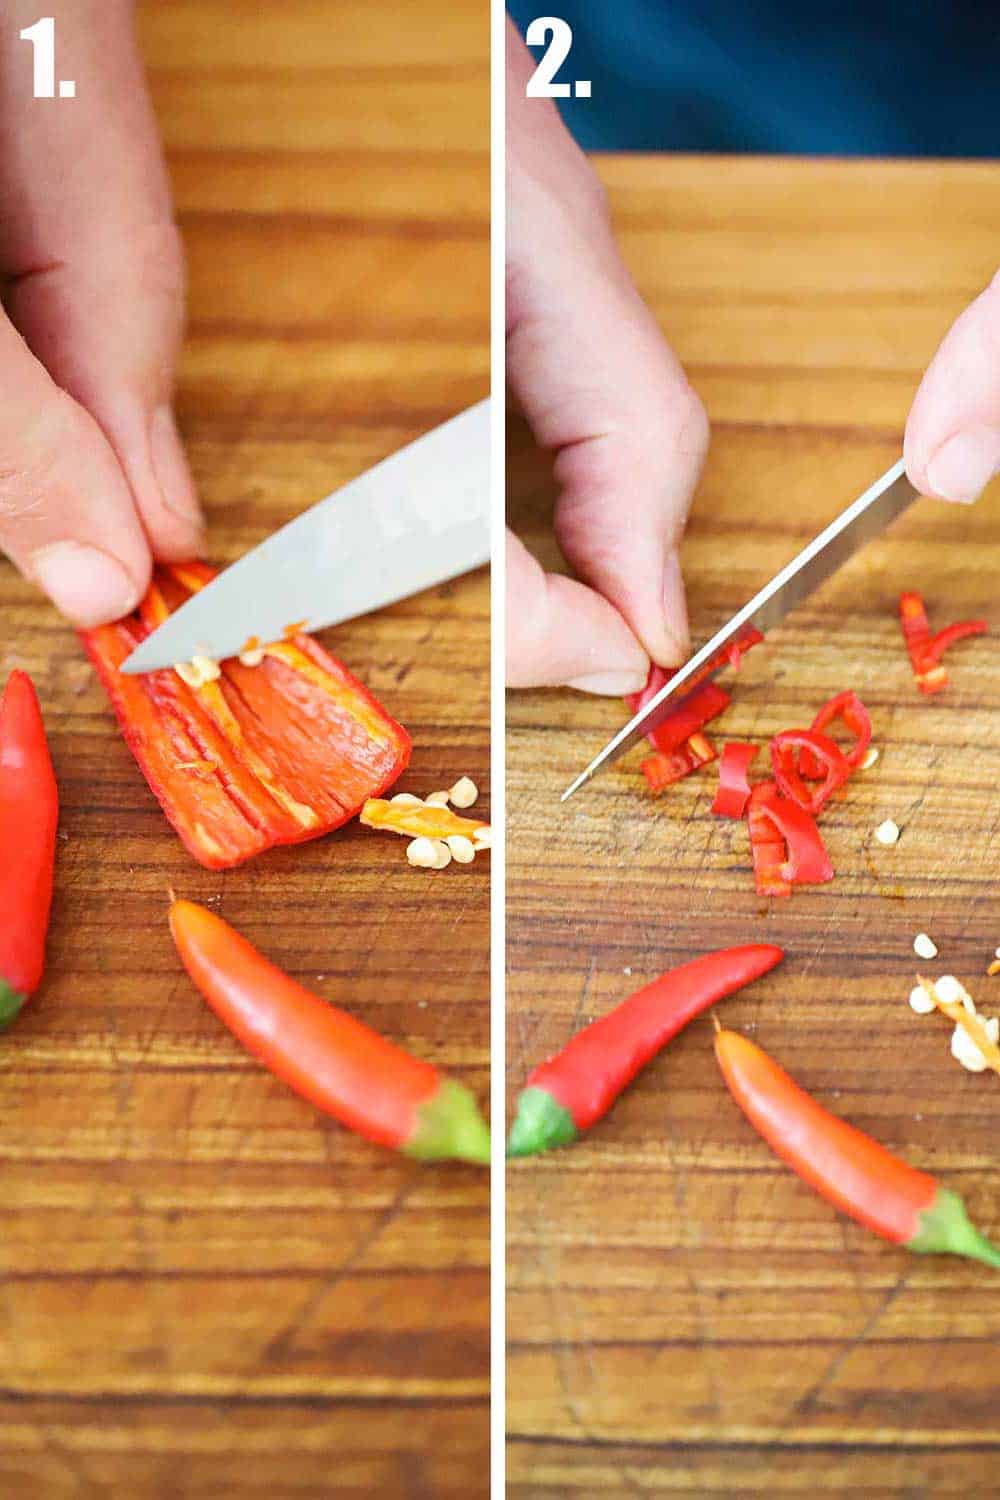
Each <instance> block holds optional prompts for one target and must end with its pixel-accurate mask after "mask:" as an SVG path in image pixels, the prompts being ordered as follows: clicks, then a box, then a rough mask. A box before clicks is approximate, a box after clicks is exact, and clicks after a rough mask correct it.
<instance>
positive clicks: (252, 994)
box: [170, 901, 490, 1165]
mask: <svg viewBox="0 0 1000 1500" xmlns="http://www.w3.org/2000/svg"><path fill="white" fill-rule="evenodd" d="M170 931H171V934H172V936H173V939H174V942H175V943H176V945H177V951H178V953H179V954H180V956H181V961H182V962H183V964H184V967H185V968H186V969H187V971H188V973H189V974H190V976H191V978H192V979H193V981H194V983H195V984H196V985H197V986H198V989H199V990H200V991H201V993H202V994H203V995H204V997H205V999H206V1000H207V1001H208V1003H209V1005H210V1006H211V1007H212V1009H213V1010H214V1011H215V1013H216V1015H217V1016H218V1017H219V1019H220V1020H221V1021H222V1022H223V1023H224V1024H225V1025H226V1026H228V1027H229V1030H230V1031H231V1032H232V1033H233V1035H234V1036H235V1037H236V1038H237V1039H238V1040H239V1041H240V1042H242V1043H243V1045H244V1047H246V1048H247V1050H248V1051H249V1052H252V1053H253V1055H254V1057H256V1058H258V1059H259V1060H260V1061H261V1062H262V1063H263V1064H264V1066H265V1068H268V1069H269V1070H270V1071H271V1072H272V1073H274V1074H275V1075H276V1076H277V1077H278V1078H280V1079H281V1080H282V1081H283V1082H284V1083H287V1084H288V1086H289V1088H291V1089H294V1090H295V1092H296V1093H297V1094H301V1095H302V1097H303V1098H304V1099H308V1100H309V1102H310V1103H311V1104H315V1105H316V1106H317V1108H319V1109H322V1110H324V1111H325V1112H326V1113H327V1114H329V1115H332V1116H333V1117H334V1119H336V1120H339V1121H340V1122H341V1124H342V1125H346V1126H348V1127H349V1128H350V1129H351V1130H356V1131H357V1132H358V1133H359V1134H360V1135H363V1136H365V1137H366V1138H367V1139H368V1140H370V1141H376V1142H378V1143H379V1144H380V1145H383V1146H392V1147H394V1148H395V1149H396V1150H397V1151H402V1152H404V1153H405V1154H406V1155H407V1156H415V1157H419V1158H421V1159H423V1160H426V1161H436V1160H442V1159H445V1158H456V1159H460V1160H463V1161H472V1162H479V1163H482V1164H484V1165H488V1164H489V1160H490V1137H489V1130H488V1129H487V1126H486V1123H485V1121H484V1120H483V1118H482V1115H481V1114H480V1113H479V1107H478V1105H477V1104H476V1101H475V1099H474V1098H473V1096H472V1094H471V1093H470V1092H469V1090H468V1089H467V1088H465V1087H464V1086H463V1085H462V1084H460V1083H456V1082H455V1081H454V1080H452V1079H448V1078H445V1077H444V1075H443V1074H442V1073H440V1072H439V1071H438V1069H437V1068H436V1067H434V1066H433V1064H431V1063H429V1062H424V1061H423V1060H422V1059H421V1058H417V1057H413V1056H411V1055H410V1053H409V1052H404V1051H403V1049H402V1048H401V1047H397V1046H396V1045H395V1044H394V1043H393V1042H389V1041H386V1040H385V1038H383V1037H381V1036H379V1035H378V1033H377V1032H375V1031H373V1030H372V1029H371V1027H369V1026H366V1025H364V1023H363V1022H362V1021H358V1020H356V1019H355V1018H354V1016H351V1015H349V1014H348V1013H347V1012H346V1011H344V1010H338V1009H337V1008H336V1006H333V1005H328V1004H327V1002H326V1001H325V1000H321V999H320V997H319V996H318V995H313V994H311V993H310V991H309V990H307V989H304V988H303V987H302V985H300V984H298V983H296V981H295V980H294V979H292V978H290V977H289V975H287V974H285V973H283V972H282V970H281V969H279V968H277V967H276V966H275V965H274V964H272V963H269V962H268V960H267V959H266V958H264V956H263V955H262V954H260V953H258V952H257V950H256V948H254V947H252V946H251V944H250V943H248V942H247V940H246V938H244V937H241V936H240V934H239V933H238V932H236V931H235V930H234V929H233V928H232V927H230V926H229V924H228V923H227V922H224V921H223V919H222V918H221V917H219V916H217V915H216V914H215V912H211V911H208V910H207V908H206V907H204V906H198V905H197V904H196V903H195V902H193V901H174V903H173V905H172V906H171V908H170Z"/></svg>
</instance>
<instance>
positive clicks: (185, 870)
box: [0, 0, 489, 1500]
mask: <svg viewBox="0 0 1000 1500" xmlns="http://www.w3.org/2000/svg"><path fill="white" fill-rule="evenodd" d="M140 22H141V30H142V37H143V44H144V48H145V52H146V55H147V59H148V62H149V67H150V72H151V82H152V89H153V95H154V100H155V103H156V106H157V110H158V113H159V117H160V120H161V123H162V127H163V131H164V135H165V138H166V142H167V147H168V154H169V159H170V166H171V171H172V174H173V180H174V185H175V190H176V197H177V206H178V212H179V217H180V223H181V226H182V229H183V232H184V239H185V243H186V247H187V252H188V257H189V266H190V281H191V285H190V298H189V311H190V331H189V337H188V340H187V344H186V347H185V351H184V356H183V363H182V368H181V375H180V386H179V393H178V406H179V413H180V420H181V424H182V427H183V430H184V433H185V436H186V438H187V440H188V444H189V449H190V453H191V457H192V462H193V465H194V469H195V472H196V477H197V480H198V483H199V487H200V491H201V495H202V497H203V500H204V503H205V506H206V509H207V512H208V515H209V520H210V541H211V549H212V554H213V556H214V557H216V558H219V559H222V560H226V559H230V558H233V557H236V556H237V555H239V554H241V553H242V552H243V551H244V550H245V549H246V548H248V547H250V546H252V545H253V544H254V543H256V542H257V541H259V540H261V539H262V538H263V537H264V536H265V535H267V534H268V533H269V532H270V531H271V530H273V529H274V528H275V527H276V526H278V525H280V524H281V523H283V522H284V521H286V520H288V519H289V518H290V517H292V516H293V515H295V514H296V513H297V512H298V511H299V510H300V509H301V508H302V507H303V506H305V505H306V504H309V503H311V502H313V501H314V500H316V499H318V498H320V497H321V496H322V495H324V494H326V493H327V492H328V491H329V490H330V489H332V488H334V487H335V486H336V485H338V484H339V483H342V482H344V481H346V480H348V479H350V478H352V477H353V476H354V475H356V474H357V473H359V472H360V471H361V470H363V469H365V468H367V467H368V466H370V465H371V464H372V463H374V462H376V461H377V460H378V459H379V458H381V457H383V456H385V455H386V454H388V453H390V452H392V451H393V450H394V449H396V448H397V447H399V446H400V445H401V444H403V443H405V442H408V441H409V440H411V439H412V438H414V437H416V436H417V435H419V433H420V432H422V431H424V430H426V429H427V428H428V427H430V426H432V425H433V424H435V423H436V422H438V421H441V420H443V419H444V418H445V417H447V416H448V415H450V414H452V413H453V412H454V411H456V410H458V409H459V408H460V407H462V406H465V405H467V404H470V403H471V402H473V401H475V400H478V399H479V398H480V397H481V396H482V395H483V394H484V393H485V391H486V389H487V388H488V370H489V363H488V305H489V304H488V202H489V189H488V133H487V122H488V108H487V98H486V82H485V80H486V76H487V72H486V70H487V63H486V49H487V17H486V8H485V7H484V6H471V7H461V8H456V7H453V6H448V5H438V4H435V3H433V0H426V3H424V4H421V5H420V6H415V5H414V6H411V5H407V4H405V3H396V4H389V5H386V6H380V7H377V8H376V9H374V10H370V11H366V12H365V13H364V16H363V17H362V16H361V15H360V13H359V11H358V7H357V6H356V5H348V4H346V3H339V4H328V3H324V4H322V5H321V4H316V3H310V0H292V3H286V4H283V5H282V6H280V7H278V8H274V7H272V8H268V7H261V6H258V5H251V4H249V3H231V4H230V3H227V4H212V5H204V4H202V3H200V0H198V3H195V0H177V3H172V4H170V5H168V6H163V5H155V4H153V3H149V4H144V5H142V6H141V7H140ZM488 611H489V585H488V579H487V577H486V576H485V573H480V574H478V575H476V576H473V577H469V578H466V579H462V580H460V581H459V582H456V583H454V584H451V585H448V586H446V587H443V588H440V589H437V590H434V591H431V592H430V593H427V594H424V595H422V596H420V597H418V598H415V599H411V600H408V601H406V602H405V603H402V604H399V605H397V606H395V607H394V608H391V609H388V610H384V611H382V612H380V613H379V614H377V615H375V616H372V617H370V618H367V619H364V620H360V621H357V622H355V623H353V624H351V625H347V626H344V627H341V628H338V629H337V630H336V631H332V632H328V633H327V635H326V636H325V637H324V641H325V644H327V645H328V646H329V648H330V649H331V650H333V651H334V652H335V653H336V654H337V655H339V656H341V657H342V658H343V660H344V661H345V662H347V663H348V665H349V666H350V667H351V668H352V669H353V670H355V671H356V672H357V673H358V674H359V675H360V676H361V677H362V678H363V679H364V681H365V682H366V683H367V684H368V685H369V686H370V687H371V688H372V690H373V691H374V692H375V693H376V694H377V695H378V696H379V697H380V698H381V699H382V700H383V701H384V702H385V704H386V706H387V707H388V708H389V709H390V711H391V712H393V713H394V714H396V715H397V716H398V717H399V718H400V719H401V720H403V722H404V723H405V724H406V725H407V726H408V728H409V729H410V730H411V732H412V734H413V738H414V745H415V750H414V755H413V761H412V765H411V769H410V770H409V771H408V773H407V774H406V777H405V778H404V780H403V781H402V782H401V783H400V785H401V787H406V788H409V789H411V790H414V791H416V792H418V793H427V792H430V791H432V790H434V789H435V788H437V787H439V786H442V785H450V784H451V782H452V780H454V779H455V777H456V776H458V775H459V774H461V773H463V772H465V773H468V774H470V775H472V776H473V777H474V778H475V780H476V781H477V782H478V783H479V784H480V785H481V786H482V787H483V789H484V792H486V793H488V787H489V754H488V723H489V718H488V699H489V613H488ZM0 618H2V628H0V674H6V672H7V671H8V670H9V669H10V668H11V667H14V666H23V667H26V668H27V669H28V670H29V671H30V672H31V673H32V675H33V676H34V678H35V681H36V682H37V684H38V688H39V692H40V695H41V698H42V702H43V706H44V710H45V715H46V721H47V723H48V725H49V729H50V734H51V741H52V749H53V755H54V759H55V763H56V769H57V773H58V777H59V782H60V787H61V792H62V800H63V812H62V819H61V828H60V836H61V842H60V845H59V864H58V878H57V890H56V898H55V910H54V919H53V926H52V933H51V941H50V950H49V952H50V961H49V969H48V976H47V979H46V982H45V985H44V988H43V990H42V992H41V993H40V994H39V995H38V997H37V998H36V1000H35V1001H34V1003H33V1004H32V1006H31V1009H30V1010H29V1012H28V1013H27V1014H26V1015H25V1016H24V1017H23V1020H22V1021H21V1022H19V1024H18V1026H17V1027H16V1028H15V1029H14V1030H13V1031H12V1032H11V1033H10V1034H9V1035H8V1036H7V1037H5V1039H4V1045H3V1047H2V1049H0V1117H2V1119H3V1121H4V1129H3V1135H2V1143H0V1153H2V1156H3V1163H4V1192H3V1201H2V1205H0V1277H2V1279H0V1367H2V1369H3V1376H2V1377H0V1493H2V1494H3V1495H4V1496H5V1497H6V1496H10V1497H18V1500H20V1497H21V1496H31V1497H34V1496H37V1495H45V1497H46V1500H48V1497H50V1496H51V1497H62V1496H64V1495H65V1496H67V1497H68V1496H74V1497H76V1496H87V1497H90V1496H98V1495H101V1496H103V1495H110V1494H115V1495H122V1496H128V1497H129V1500H147V1497H149V1500H152V1497H165V1496H168V1495H169V1496H175V1495H184V1496H185V1497H207V1496H220V1495H227V1496H230V1495H232V1496H236V1495H258V1494H259V1495H261V1496H263V1495H266V1496H268V1500H275V1497H283V1496H289V1497H291V1496H294V1497H296V1500H298V1497H305V1496H323V1497H324V1500H326V1497H333V1496H336V1497H337V1500H341V1497H344V1500H348V1497H356V1496H361V1495H371V1494H378V1495H380V1496H381V1495H385V1496H389V1497H397V1496H398V1497H404V1496H405V1497H417V1496H428V1497H429V1496H431V1495H433V1496H435V1497H438V1496H456V1497H459V1496H461V1497H463V1500H464V1497H466V1496H469V1495H483V1494H485V1493H486V1479H485V1476H486V1473H487V1470H488V1463H487V1453H488V1407H487V1403H488V1348H489V1335H488V1255H489V1193H488V1183H487V1180H486V1175H485V1174H483V1173H481V1172H476V1171H475V1170H473V1169H464V1168H458V1169H455V1170H452V1169H449V1168H447V1167H442V1168H438V1169H435V1168H421V1167H419V1166H417V1165H416V1164H411V1163H408V1162H405V1161H402V1160H398V1159H396V1158H395V1157H394V1156H393V1155H391V1154H390V1153H388V1152H382V1151H380V1150H379V1149H378V1148H376V1147H372V1146H369V1145H368V1144H367V1143H365V1142H363V1141H359V1140H357V1139H355V1138H354V1137H352V1136H350V1135H349V1134H348V1133H347V1132H346V1131H344V1130H342V1129H340V1128H339V1127H338V1126H336V1125H335V1124H334V1123H333V1122H332V1121H329V1120H326V1119H325V1118H322V1117H320V1116H319V1115H318V1114H317V1113H316V1112H315V1111H314V1110H312V1109H310V1108H309V1107H308V1106H307V1105H305V1104H304V1103H303V1102H302V1101H300V1100H298V1099H296V1098H295V1097H293V1096H292V1095H290V1094H289V1093H288V1091H287V1090H286V1089H285V1088H283V1087H282V1086H281V1085H280V1084H279V1083H278V1082H277V1081H275V1080H274V1079H272V1078H270V1077H269V1076H268V1075H267V1074H265V1073H264V1072H263V1071H262V1070H261V1069H260V1068H259V1067H258V1066H256V1064H254V1063H253V1062H252V1060H251V1059H250V1058H249V1057H248V1056H247V1055H246V1054H245V1053H243V1052H242V1051H241V1049H240V1048H239V1047H238V1046H237V1045H236V1044H235V1043H234V1042H233V1041H232V1040H231V1038H230V1037H229V1036H228V1034H227V1033H225V1032H224V1031H223V1030H222V1029H221V1028H220V1026H219V1025H218V1023H217V1022H216V1020H215V1018H214V1017H213V1016H212V1014H211V1013H210V1012H209V1011H208V1010H207V1008H206V1007H205V1006H204V1005H203V1003H202V1002H201V1000H200V999H199V997H198V996H197V994H196V993H195V991H194V990H193V988H192V986H191V985H190V983H189V982H188V980H187V978H186V976H185V975H184V973H183V972H182V970H181V968H180V966H179V964H178V962H177V959H176V956H175V954H174V952H173V949H172V945H171V942H170V938H169V935H168V932H167V926H166V893H167V888H168V886H170V885H173V886H174V887H175V888H176V889H177V890H178V891H179V892H183V893H184V894H186V895H189V896H191V897H193V898H195V899H200V900H203V901H207V902H209V903H212V904H213V906H214V907H215V909H217V910H219V911H220V912H222V914H223V915H224V916H226V917H227V918H228V919H229V920H230V921H232V922H233V923H234V924H235V925H236V926H237V927H239V928H240V930H241V931H243V932H245V933H246V934H247V936H248V937H250V938H251V940H253V941H255V942H256V943H257V944H258V945H259V946H261V947H262V948H263V949H264V950H265V951H266V952H267V953H268V954H269V955H270V957H272V958H273V959H275V960H276V961H277V962H278V963H280V964H282V965H283V966H284V967H285V968H287V969H288V970H290V971H291V972H292V973H294V974H296V975H297V976H299V977H300V978H301V979H302V980H303V981H304V982H306V983H307V984H310V985H313V986H314V987H315V988H316V989H317V990H318V991H319V992H320V993H322V994H324V995H326V996H328V997H329V998H330V999H331V1000H336V1001H341V1002H343V1003H346V1004H348V1005H349V1006H350V1007H351V1008H352V1010H353V1011H354V1012H355V1013H356V1014H358V1015H359V1016H361V1017H363V1018H364V1019H365V1020H366V1021H368V1022H370V1023H371V1024H372V1025H374V1026H376V1027H377V1028H379V1029H380V1030H383V1031H384V1032H386V1033H387V1034H389V1035H391V1036H393V1037H394V1038H396V1039H397V1040H398V1041H400V1042H401V1043H402V1044H403V1045H405V1046H409V1047H412V1048H413V1049H414V1050H415V1051H417V1052H419V1053H420V1054H422V1055H424V1056H427V1057H429V1058H432V1059H433V1060H434V1061H435V1062H437V1063H440V1064H441V1065H442V1066H443V1067H445V1068H447V1069H449V1070H450V1071H451V1072H452V1073H453V1074H454V1075H455V1076H457V1077H459V1078H461V1079H463V1080H464V1081H465V1082H467V1083H468V1084H469V1085H470V1086H471V1087H472V1088H473V1089H474V1090H475V1091H476V1093H477V1095H478V1096H479V1097H480V1098H481V1099H483V1100H485V1098H486V1094H487V1082H488V1035H489V1030H488V941H489V923H488V891H489V863H488V860H485V859H481V860H478V861H477V862H476V864H475V865H474V866H473V867H471V868H468V869H460V868H458V867H454V868H452V869H451V870H449V871H446V872H444V873H443V874H441V875H427V874H425V873H423V872H417V871H414V870H412V869H410V867H409V866H408V865H407V864H406V860H405V854H404V851H405V844H404V841H403V840H397V839H394V838H392V837H389V836H377V835H375V834H372V833H370V832H368V831H366V830H363V829H361V828H360V827H359V826H357V825H356V824H355V825H352V826H351V827H348V828H346V829H344V830H342V831H341V832H340V833H338V834H336V835H334V836H333V837H331V838H328V839H323V840H319V841H317V842H314V843H311V844H306V845H301V846H299V847H297V848H295V849H284V850H277V851H274V852H272V853H271V854H268V855H266V856H264V857H263V858H261V859H258V860H257V861H255V862H253V863H252V864H250V865H249V866H247V867H244V868H243V869H240V870H235V871H232V872H229V873H226V874H223V875H215V874H209V873H208V872H206V871H203V870H201V869H200V868H199V867H197V866H196V865H194V864H193V863H192V862H191V861H190V859H189V858H188V857H187V855H186V854H185V853H184V851H183V849H182V848H181V846H180V844H179V842H178V841H177V839H176V838H175V837H174V836H173V834H172V833H171V831H170V830H169V828H168V827H167V825H166V823H165V821H164V819H163V817H162V815H161V814H160V812H159V810H158V808H157V806H156V804H155V802H154V800H153V797H152V795H151V794H150V793H149V791H148V790H147V788H146V785H145V782H144V781H143V779H142V777H141V775H140V774H139V772H138V770H137V769H136V767H135V765H134V763H133V761H132V758H131V756H130V755H129V753H128V751H127V750H126V748H125V746H124V744H123V742H122V740H121V739H120V737H119V736H118V734H117V732H116V729H115V725H114V720H113V718H112V715H111V712H110V709H109V707H108V705H107V703H106V701H105V698H104V695H103V693H102V692H101V691H100V689H99V688H98V686H97V685H96V682H95V680H94V678H93V675H92V673H91V672H90V669H89V667H88V666H87V665H86V663H85V661H84V659H83V656H82V652H81V651H80V649H79V647H78V645H77V642H76V640H75V638H74V636H73V634H72V632H71V631H70V630H69V629H68V628H67V627H66V626H65V625H64V624H63V623H62V622H61V621H60V620H59V619H58V618H57V616H56V615H55V613H54V612H53V611H52V610H51V609H49V608H48V607H47V606H46V605H45V604H44V603H43V602H42V600H41V599H40V598H39V597H38V596H37V595H36V594H35V593H34V592H33V590H31V589H30V588H29V587H27V586H26V585H25V584H24V583H22V582H21V580H20V579H19V578H18V577H17V576H16V575H15V573H14V572H13V570H12V569H11V568H9V567H7V566H3V567H0ZM487 807H488V796H486V797H484V800H483V801H482V802H481V803H480V804H478V805H477V812H478V811H479V810H480V808H483V809H485V808H487Z"/></svg>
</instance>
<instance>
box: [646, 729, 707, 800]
mask: <svg viewBox="0 0 1000 1500" xmlns="http://www.w3.org/2000/svg"><path fill="white" fill-rule="evenodd" d="M715 755H716V751H715V746H714V745H713V744H712V741H711V740H710V739H708V738H707V736H706V735H704V734H693V735H692V736H691V738H690V739H689V740H687V741H685V743H684V744H683V745H681V746H680V747H679V749H677V750H670V751H667V752H665V751H662V750H657V751H656V752H655V754H653V755H647V757H646V759H645V760H644V761H643V762H642V764H641V765H640V767H639V769H640V771H641V772H642V774H643V775H644V776H645V778H646V780H647V782H648V783H649V789H650V791H651V792H653V793H654V794H656V793H658V792H662V791H663V790H664V788H665V787H668V786H672V785H673V783H674V782H675V781H683V780H684V777H685V776H690V774H691V772H692V771H697V770H698V769H699V767H701V766H707V765H708V763H709V762H710V761H713V760H715Z"/></svg>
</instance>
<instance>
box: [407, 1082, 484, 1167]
mask: <svg viewBox="0 0 1000 1500" xmlns="http://www.w3.org/2000/svg"><path fill="white" fill-rule="evenodd" d="M402 1149H403V1151H404V1153H405V1155H407V1156H415V1157H417V1159H418V1160H419V1161H447V1160H452V1161H471V1162H475V1163H476V1164H477V1165H479V1166H489V1163H490V1129H489V1126H488V1125H487V1123H486V1121H485V1120H484V1119H483V1117H482V1115H481V1114H480V1111H479V1105H478V1104H477V1103H476V1100H475V1096H474V1095H473V1094H471V1093H470V1092H469V1090H468V1089H467V1088H466V1087H465V1086H464V1084H461V1083H456V1082H455V1080H454V1079H453V1078H445V1079H443V1080H442V1083H441V1086H440V1088H439V1089H438V1091H437V1093H436V1094H434V1095H433V1096H432V1097H431V1098H430V1099H428V1100H426V1102H425V1103H423V1104H422V1105H421V1106H420V1108H419V1109H418V1111H417V1125H416V1129H415V1130H414V1132H413V1134H412V1135H411V1137H410V1139H409V1140H408V1141H407V1143H406V1145H405V1146H404V1147H403V1148H402Z"/></svg>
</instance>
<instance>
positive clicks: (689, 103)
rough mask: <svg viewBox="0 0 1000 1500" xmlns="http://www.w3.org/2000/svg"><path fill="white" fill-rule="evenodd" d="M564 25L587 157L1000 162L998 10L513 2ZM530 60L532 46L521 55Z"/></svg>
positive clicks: (569, 112)
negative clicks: (586, 84) (634, 154)
mask: <svg viewBox="0 0 1000 1500" xmlns="http://www.w3.org/2000/svg"><path fill="white" fill-rule="evenodd" d="M509 9H510V14H511V15H512V16H513V17H514V19H515V21H516V22H517V23H518V25H519V26H520V29H521V32H522V34H523V33H524V30H525V28H526V27H527V25H528V22H529V21H531V20H533V19H534V17H535V16H539V15H556V16H560V17H562V19H563V20H565V21H568V22H569V23H570V25H571V26H572V28H573V34H574V36H573V48H572V51H571V52H570V55H569V58H568V59H567V61H566V63H565V64H564V66H563V68H562V69H561V71H560V72H559V74H558V75H557V81H559V82H572V80H573V79H575V78H589V79H590V80H591V83H592V86H593V97H592V98H591V99H579V100H578V99H561V100H559V101H558V103H559V108H560V110H561V111H562V114H563V118H564V119H565V121H566V123H567V125H568V126H569V128H570V129H571V131H572V132H573V134H574V135H575V136H576V138H577V140H578V141H579V142H580V144H581V146H583V147H585V148H586V149H588V150H606V151H609V150H610V151H614V150H623V151H757V152H778V153H791V154H796V155H799V154H801V155H814V154H818V155H836V156H858V155H863V156H980V157H982V156H986V157H992V156H1000V0H979V3H978V4H977V3H973V0H959V3H956V4H932V3H931V0H914V3H911V4H903V3H900V0H885V3H882V4H879V3H878V0H868V3H862V0H843V3H840V4H836V3H834V4H829V5H824V6H818V5H810V4H800V5H794V4H789V3H784V4H782V3H778V0H759V3H753V0H747V3H744V4H740V3H738V0H553V4H552V6H551V8H549V7H546V6H545V5H544V4H538V3H535V4H524V3H522V0H513V3H511V4H510V7H509ZM532 55H533V56H534V57H535V58H536V59H537V58H539V57H540V56H541V50H540V49H538V48H533V49H532Z"/></svg>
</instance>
